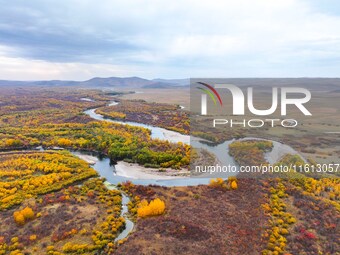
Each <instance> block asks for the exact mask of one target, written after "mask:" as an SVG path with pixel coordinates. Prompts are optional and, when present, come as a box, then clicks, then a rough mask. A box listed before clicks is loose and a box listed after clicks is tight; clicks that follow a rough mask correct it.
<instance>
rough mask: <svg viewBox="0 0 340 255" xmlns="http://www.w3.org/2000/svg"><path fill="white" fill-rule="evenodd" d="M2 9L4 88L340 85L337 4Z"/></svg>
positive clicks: (142, 3)
mask: <svg viewBox="0 0 340 255" xmlns="http://www.w3.org/2000/svg"><path fill="white" fill-rule="evenodd" d="M0 6H1V8H0V79H11V80H42V79H66V80H86V79H89V78H92V77H95V76H100V77H109V76H141V77H145V78H159V77H161V78H184V77H302V76H308V77H339V76H340V75H339V71H340V1H338V0H323V1H321V0H275V1H274V0H233V1H228V0H221V1H217V0H209V1H205V0H200V1H198V0H191V1H190V0H166V1H163V0H154V1H152V0H148V1H147V0H58V1H55V0H30V1H28V0H22V1H19V0H10V1H8V0H0Z"/></svg>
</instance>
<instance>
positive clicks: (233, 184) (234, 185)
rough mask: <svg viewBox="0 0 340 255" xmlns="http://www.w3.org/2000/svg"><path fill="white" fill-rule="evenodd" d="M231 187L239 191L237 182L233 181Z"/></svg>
mask: <svg viewBox="0 0 340 255" xmlns="http://www.w3.org/2000/svg"><path fill="white" fill-rule="evenodd" d="M230 187H231V188H232V189H237V182H236V181H232V182H231V184H230Z"/></svg>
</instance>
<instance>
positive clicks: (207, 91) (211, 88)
mask: <svg viewBox="0 0 340 255" xmlns="http://www.w3.org/2000/svg"><path fill="white" fill-rule="evenodd" d="M197 83H199V84H201V85H203V86H205V87H207V88H208V89H210V90H211V91H212V92H213V93H214V94H215V95H216V97H217V99H218V101H219V102H220V105H221V106H222V105H223V103H222V99H221V97H220V95H219V94H218V92H217V91H216V89H214V88H213V87H212V86H211V85H209V84H206V83H204V82H197ZM198 89H200V90H202V91H204V92H206V93H207V94H208V95H209V96H210V97H211V99H212V100H213V101H214V104H215V105H216V100H215V97H214V96H213V94H212V93H211V92H210V91H209V90H208V89H203V88H199V87H198Z"/></svg>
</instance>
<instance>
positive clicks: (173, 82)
mask: <svg viewBox="0 0 340 255" xmlns="http://www.w3.org/2000/svg"><path fill="white" fill-rule="evenodd" d="M223 80H224V82H227V83H231V84H234V85H236V86H239V87H257V88H260V87H263V88H266V87H268V86H269V87H272V86H274V87H285V86H293V87H295V86H296V87H298V86H303V87H308V88H309V89H311V90H313V91H318V90H326V91H330V92H334V93H335V92H337V93H338V91H339V90H340V78H228V79H223ZM189 84H190V79H152V80H148V79H144V78H140V77H109V78H99V77H95V78H92V79H90V80H87V81H61V80H50V81H7V80H0V86H79V87H91V88H96V87H102V88H103V87H105V88H110V87H111V88H128V89H130V88H131V89H134V88H149V89H155V88H158V89H166V88H188V87H189Z"/></svg>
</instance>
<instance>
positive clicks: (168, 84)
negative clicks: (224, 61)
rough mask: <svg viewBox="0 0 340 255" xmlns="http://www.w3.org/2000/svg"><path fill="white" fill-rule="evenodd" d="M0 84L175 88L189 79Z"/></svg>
mask: <svg viewBox="0 0 340 255" xmlns="http://www.w3.org/2000/svg"><path fill="white" fill-rule="evenodd" d="M0 86H85V87H119V88H123V87H126V88H174V87H184V86H189V79H153V80H148V79H143V78H140V77H125V78H121V77H109V78H99V77H95V78H92V79H90V80H87V81H62V80H50V81H8V80H0Z"/></svg>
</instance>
